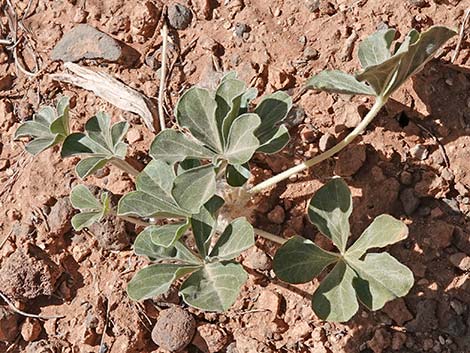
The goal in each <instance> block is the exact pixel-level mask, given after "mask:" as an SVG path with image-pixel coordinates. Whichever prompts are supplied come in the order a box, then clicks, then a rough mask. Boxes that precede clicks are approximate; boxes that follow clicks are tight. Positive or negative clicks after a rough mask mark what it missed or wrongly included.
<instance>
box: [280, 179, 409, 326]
mask: <svg viewBox="0 0 470 353" xmlns="http://www.w3.org/2000/svg"><path fill="white" fill-rule="evenodd" d="M344 187H345V184H344V182H342V180H341V179H332V180H331V181H330V182H328V183H327V184H326V185H324V186H323V187H322V188H320V190H318V191H317V193H316V194H315V195H314V197H313V198H312V200H311V202H310V205H311V206H312V205H313V206H314V207H313V210H312V209H311V208H310V209H309V216H310V219H311V221H312V223H314V224H315V225H316V226H317V228H318V229H319V230H320V231H321V232H322V233H323V234H324V235H326V236H328V237H329V238H330V239H333V236H332V234H346V233H343V232H342V231H340V230H341V229H343V230H344V229H347V230H348V232H347V234H348V235H349V225H348V226H347V227H346V226H344V222H345V221H347V219H348V217H349V214H350V213H351V207H352V206H351V204H350V201H348V199H349V198H350V193H349V190H346V189H345V188H344ZM346 188H347V187H346ZM328 196H329V198H330V200H328ZM327 201H328V202H327ZM335 203H337V205H336V206H335ZM338 210H341V211H338ZM311 212H313V213H314V217H312V215H311V214H310V213H311ZM407 235H408V230H407V227H406V225H405V224H403V223H402V222H400V221H399V220H397V219H395V218H393V217H391V216H388V215H381V216H378V217H377V218H376V219H375V220H374V221H373V222H372V224H371V225H370V226H369V227H368V228H367V229H366V230H365V231H364V232H363V233H362V235H361V236H360V237H359V239H358V240H357V241H356V242H355V243H354V244H353V245H351V246H350V247H349V249H347V250H346V251H340V254H334V253H329V252H326V251H324V250H322V249H320V248H319V247H318V246H316V245H315V244H313V243H312V242H311V241H309V240H305V239H302V238H299V237H295V238H292V239H290V240H289V241H287V242H286V243H285V244H284V245H283V246H282V247H281V248H280V249H279V250H278V252H277V253H276V256H275V258H274V271H275V273H276V274H277V275H278V276H279V278H281V279H282V280H284V281H286V282H289V283H304V282H308V281H310V280H312V279H313V278H314V277H316V276H317V275H318V274H320V273H321V272H322V271H323V270H325V269H326V268H327V267H328V266H329V265H331V264H333V263H335V266H334V268H333V269H332V270H331V272H330V273H329V274H328V275H327V276H326V277H325V279H324V280H323V281H322V283H321V284H320V286H319V288H318V289H317V291H316V292H315V294H314V296H313V301H312V306H313V309H314V311H315V313H316V314H317V316H318V317H319V318H321V319H323V320H328V321H340V322H343V321H347V320H349V319H350V318H351V317H352V316H353V315H354V314H355V312H356V311H357V308H358V302H357V298H359V300H360V301H361V302H362V303H363V304H364V305H366V306H367V307H368V308H370V309H371V310H377V309H380V308H382V307H383V305H384V304H385V303H386V302H388V301H390V300H393V299H394V298H397V297H401V296H404V295H406V294H407V293H408V291H409V290H410V289H411V287H412V286H413V274H412V272H411V271H410V270H409V269H408V268H407V267H406V266H404V265H403V264H401V263H400V262H398V260H396V259H395V258H393V257H392V256H391V255H389V254H387V253H381V254H374V253H373V254H367V255H366V256H365V258H364V260H361V258H362V257H363V256H364V254H365V253H366V251H368V250H370V249H372V248H381V247H385V246H387V245H391V244H394V243H396V242H398V241H400V240H402V239H405V238H406V236H407ZM336 239H337V240H336V241H335V240H333V241H334V243H335V245H336V246H337V247H338V248H339V249H341V246H343V245H344V247H345V246H346V242H347V237H345V238H344V237H339V238H338V237H336ZM338 239H339V240H338ZM356 297H357V298H356Z"/></svg>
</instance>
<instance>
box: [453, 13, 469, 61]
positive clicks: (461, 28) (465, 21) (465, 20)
mask: <svg viewBox="0 0 470 353" xmlns="http://www.w3.org/2000/svg"><path fill="white" fill-rule="evenodd" d="M469 17H470V8H468V9H466V10H465V14H464V16H463V20H462V25H461V26H460V33H459V41H458V42H457V46H456V47H455V52H454V55H452V60H451V63H454V61H455V60H457V56H459V52H460V46H461V45H462V41H463V38H464V37H465V27H467V22H468V19H469Z"/></svg>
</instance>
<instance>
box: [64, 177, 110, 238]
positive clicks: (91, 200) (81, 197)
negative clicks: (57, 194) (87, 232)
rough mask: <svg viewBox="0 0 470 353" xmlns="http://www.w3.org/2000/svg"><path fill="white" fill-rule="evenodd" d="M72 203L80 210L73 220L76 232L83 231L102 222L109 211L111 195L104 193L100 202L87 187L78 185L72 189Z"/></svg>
mask: <svg viewBox="0 0 470 353" xmlns="http://www.w3.org/2000/svg"><path fill="white" fill-rule="evenodd" d="M70 202H71V203H72V206H73V207H74V208H76V209H78V210H80V213H78V214H76V215H74V216H73V217H72V220H71V223H72V226H73V228H74V229H75V230H82V229H83V228H87V227H90V226H91V225H92V224H93V223H96V222H99V221H101V220H102V219H103V218H104V216H105V215H106V214H107V212H108V210H109V194H108V193H107V192H105V193H103V194H102V197H101V201H100V200H98V199H97V198H96V197H95V196H94V195H93V194H92V193H91V191H90V190H89V189H88V188H87V187H86V186H85V185H77V186H75V187H74V188H73V189H72V191H71V193H70Z"/></svg>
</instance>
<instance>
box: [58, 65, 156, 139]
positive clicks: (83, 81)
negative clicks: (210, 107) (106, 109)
mask: <svg viewBox="0 0 470 353" xmlns="http://www.w3.org/2000/svg"><path fill="white" fill-rule="evenodd" d="M64 66H65V68H67V69H68V70H70V71H71V72H72V73H73V74H69V73H65V72H64V73H59V74H51V75H49V76H50V77H51V78H52V79H53V80H56V81H61V82H66V83H70V84H72V85H75V86H78V87H81V88H83V89H86V90H88V91H92V92H93V93H95V94H96V95H97V96H99V97H101V98H103V99H104V100H106V101H108V102H109V103H111V104H113V105H115V106H116V107H118V108H119V109H122V110H126V111H129V112H132V113H135V114H137V115H139V116H140V117H141V118H142V119H143V120H144V123H145V125H146V126H147V128H148V129H149V130H150V131H152V132H156V131H157V130H156V129H155V126H158V123H156V122H157V120H158V119H157V115H158V112H157V109H156V107H155V105H154V104H153V103H152V101H150V99H149V98H147V97H146V96H144V95H143V94H142V93H140V92H138V91H136V90H134V89H132V88H130V87H129V86H127V85H126V84H124V83H122V82H121V81H118V80H117V79H115V78H113V77H111V76H110V75H108V74H106V73H104V72H95V71H92V70H89V69H86V68H84V67H82V66H80V65H77V64H73V63H65V64H64Z"/></svg>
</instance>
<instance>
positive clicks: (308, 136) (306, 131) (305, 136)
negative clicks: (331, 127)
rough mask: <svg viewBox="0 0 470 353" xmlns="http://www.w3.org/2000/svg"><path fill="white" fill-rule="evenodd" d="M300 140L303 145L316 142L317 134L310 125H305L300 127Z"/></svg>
mask: <svg viewBox="0 0 470 353" xmlns="http://www.w3.org/2000/svg"><path fill="white" fill-rule="evenodd" d="M300 138H301V139H302V142H303V143H311V142H313V141H315V140H316V138H317V132H316V131H315V129H314V128H313V126H311V125H310V124H309V125H305V126H304V127H302V130H300Z"/></svg>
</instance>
